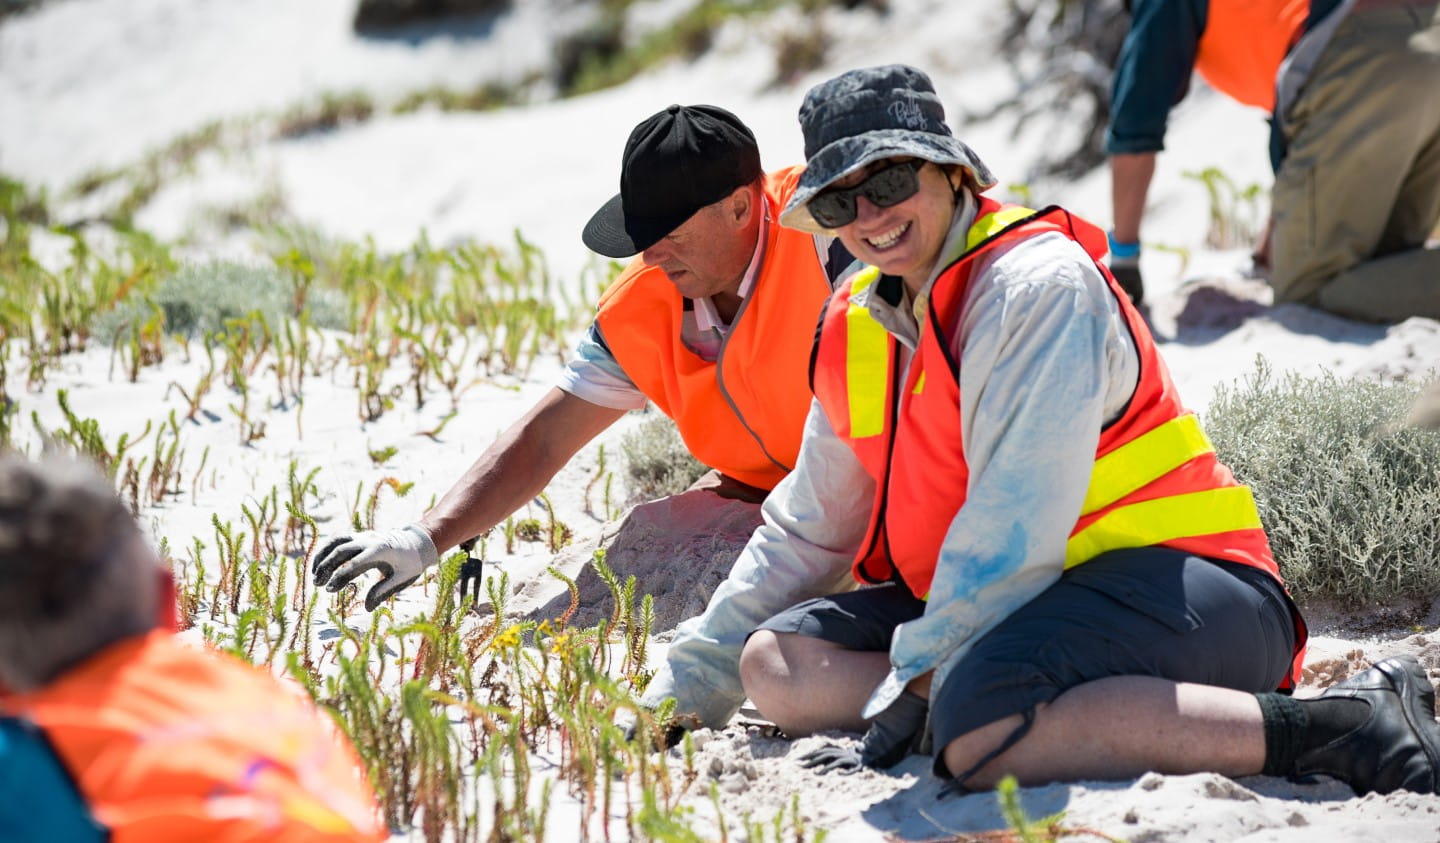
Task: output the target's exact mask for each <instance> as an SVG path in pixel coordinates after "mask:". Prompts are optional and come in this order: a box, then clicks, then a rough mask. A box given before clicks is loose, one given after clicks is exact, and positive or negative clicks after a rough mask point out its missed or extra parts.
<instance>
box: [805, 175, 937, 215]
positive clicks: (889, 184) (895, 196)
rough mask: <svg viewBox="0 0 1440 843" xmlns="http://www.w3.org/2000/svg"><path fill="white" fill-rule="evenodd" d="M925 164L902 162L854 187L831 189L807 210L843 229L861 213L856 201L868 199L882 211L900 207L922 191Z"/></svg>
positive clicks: (821, 192) (823, 191)
mask: <svg viewBox="0 0 1440 843" xmlns="http://www.w3.org/2000/svg"><path fill="white" fill-rule="evenodd" d="M923 166H925V162H923V161H901V162H899V163H897V164H891V165H890V166H888V167H882V168H880V169H878V170H876V171H875V172H873V173H871V174H870V175H869V177H867V178H866V179H865V180H864V181H862V182H860V183H859V184H857V185H855V186H854V187H827V188H825V189H824V190H822V191H820V192H819V193H817V194H815V196H814V197H813V198H811V200H810V202H809V204H808V205H807V206H806V207H808V208H809V209H810V216H812V217H814V218H815V221H816V222H818V223H820V224H821V225H823V226H825V227H826V228H839V227H840V226H842V225H849V224H850V223H852V222H854V221H855V215H856V213H858V211H857V210H856V208H855V197H856V196H860V195H861V194H864V196H865V198H866V199H869V200H870V201H871V202H873V203H875V204H876V205H877V206H879V207H881V208H888V207H890V206H891V205H898V204H899V203H901V202H904V201H905V200H906V199H909V198H910V197H911V196H914V195H915V192H916V191H918V190H919V189H920V178H919V173H920V168H921V167H923Z"/></svg>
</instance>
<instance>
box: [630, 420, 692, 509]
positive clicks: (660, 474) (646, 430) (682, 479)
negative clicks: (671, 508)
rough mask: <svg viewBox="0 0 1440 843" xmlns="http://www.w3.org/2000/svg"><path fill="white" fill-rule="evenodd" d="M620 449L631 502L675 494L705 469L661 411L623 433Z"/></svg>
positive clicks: (672, 423)
mask: <svg viewBox="0 0 1440 843" xmlns="http://www.w3.org/2000/svg"><path fill="white" fill-rule="evenodd" d="M620 449H621V451H623V452H624V454H625V475H626V486H627V487H628V488H629V490H630V498H631V501H632V502H637V501H647V500H654V499H656V498H663V497H666V496H667V495H678V494H680V493H681V492H683V491H685V490H686V489H688V488H689V487H690V484H692V483H694V482H695V481H696V480H699V479H700V475H702V474H704V473H705V472H706V470H707V469H706V468H705V466H704V464H702V463H701V462H700V461H699V460H697V459H695V458H694V457H693V456H691V455H690V451H689V450H688V449H687V448H686V447H685V442H684V440H682V439H681V438H680V431H678V430H676V429H675V423H674V422H672V421H671V420H670V419H669V418H668V417H666V416H663V415H662V416H658V417H656V418H653V419H650V420H648V421H645V422H642V423H641V424H639V425H637V426H636V427H635V429H634V430H631V431H629V432H628V433H626V434H625V438H624V439H622V440H621V441H620Z"/></svg>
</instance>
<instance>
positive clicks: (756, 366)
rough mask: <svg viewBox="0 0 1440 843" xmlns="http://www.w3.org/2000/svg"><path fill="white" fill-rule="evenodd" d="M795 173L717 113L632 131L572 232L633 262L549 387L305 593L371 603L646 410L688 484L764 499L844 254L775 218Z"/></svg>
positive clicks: (323, 563)
mask: <svg viewBox="0 0 1440 843" xmlns="http://www.w3.org/2000/svg"><path fill="white" fill-rule="evenodd" d="M799 172H800V168H799V167H791V168H788V169H782V170H778V171H775V172H773V173H765V172H763V171H762V170H761V168H760V151H759V149H758V147H757V146H756V144H755V136H754V135H753V134H752V133H751V131H750V129H749V127H747V126H746V125H745V124H744V123H742V122H740V120H739V118H737V117H736V116H735V115H734V114H731V113H730V112H728V111H726V110H724V109H722V108H718V107H716V106H711V105H693V106H681V105H671V106H669V107H668V108H666V109H665V110H663V111H660V112H658V113H657V114H654V115H652V116H651V117H649V118H647V119H646V120H644V121H643V122H641V123H640V124H639V125H638V126H636V127H635V129H634V130H633V131H632V132H631V133H630V137H629V140H628V141H627V143H626V145H625V154H624V159H623V163H622V165H621V170H620V193H619V194H617V195H616V196H615V197H613V198H612V199H611V200H610V201H609V202H607V203H606V204H605V205H603V206H602V207H601V208H600V210H599V211H597V212H596V213H595V214H594V216H593V217H592V218H591V219H590V222H589V223H588V224H587V225H586V226H585V231H584V240H585V244H586V245H587V246H589V247H590V248H591V249H593V250H595V251H596V252H599V253H600V254H602V255H606V256H608V257H616V258H618V257H628V256H631V255H636V254H637V253H638V255H639V257H637V258H636V259H635V260H634V261H632V262H631V264H630V265H629V267H628V268H627V269H626V270H625V271H624V272H623V273H621V275H620V276H619V278H617V279H616V280H615V282H614V283H613V284H611V285H610V286H609V288H607V289H606V291H605V293H604V294H603V295H602V296H601V297H600V302H599V305H598V308H597V312H596V316H595V321H594V323H593V324H592V325H591V327H590V330H589V332H588V333H587V334H586V336H585V337H584V339H583V340H582V341H581V342H580V346H579V348H578V350H577V352H576V355H575V357H574V358H573V359H572V360H571V362H570V364H569V365H568V367H567V368H566V370H565V372H564V374H563V375H562V376H561V379H560V383H559V385H558V386H556V387H555V388H553V389H551V390H550V391H549V392H548V393H547V394H546V395H545V396H544V397H543V398H541V399H540V401H539V403H537V404H536V405H535V406H534V407H532V408H531V409H530V411H529V412H528V413H526V414H525V415H524V416H523V417H522V418H521V419H520V420H519V421H517V422H515V423H514V424H513V425H511V426H510V428H509V429H508V430H506V431H505V432H504V433H503V434H502V435H501V436H500V438H499V439H497V440H496V442H495V444H493V445H491V446H490V447H489V448H488V449H486V451H485V452H484V453H483V454H481V455H480V457H479V458H478V459H477V460H476V461H475V463H474V464H473V465H471V466H470V468H469V470H468V471H466V472H465V474H464V475H462V476H461V477H460V479H459V480H458V481H457V482H456V483H455V484H454V485H453V486H452V487H451V488H450V490H449V491H448V492H446V493H445V495H444V497H442V498H441V499H440V502H439V503H438V504H436V506H435V507H434V508H433V509H431V510H430V511H429V512H427V513H425V514H424V515H423V516H422V517H421V518H420V520H419V522H417V523H414V524H410V525H407V526H405V527H403V528H401V529H397V530H372V531H366V532H362V533H358V534H353V535H342V536H338V537H336V538H334V539H332V540H330V541H329V542H327V543H326V544H325V545H324V546H322V548H321V550H320V552H319V553H318V554H316V557H315V562H314V565H313V572H314V575H315V584H316V585H325V586H328V587H329V589H330V590H331V591H337V590H339V589H340V588H343V587H344V586H345V585H346V584H348V583H349V582H351V581H352V580H354V579H355V578H356V577H357V576H359V575H361V574H363V573H365V572H367V571H371V570H375V571H378V572H379V573H380V574H381V579H380V580H379V581H378V582H377V583H376V584H375V585H374V586H373V587H371V589H370V591H369V593H368V594H367V595H366V597H365V607H366V608H367V609H370V610H371V611H374V610H375V608H376V607H377V606H379V605H380V603H381V601H383V600H385V599H387V598H389V597H390V596H392V595H393V594H395V593H396V592H398V591H399V590H400V589H402V588H404V587H405V586H407V585H409V584H410V583H412V582H414V581H415V580H416V579H418V578H419V577H420V575H421V574H422V573H424V571H425V570H426V569H427V568H429V567H431V566H433V565H434V564H435V563H436V562H437V560H438V558H439V553H440V551H443V550H445V549H447V548H450V547H453V546H455V545H457V544H459V543H460V542H462V541H464V540H465V539H467V538H470V537H472V536H477V535H480V534H483V533H484V532H485V531H487V530H489V529H490V528H491V527H493V526H495V525H496V524H498V523H500V522H501V521H503V520H504V519H505V517H506V516H508V515H509V514H510V513H512V512H514V511H515V510H516V509H518V508H520V507H521V506H522V505H524V504H525V503H526V502H527V501H529V500H531V499H532V498H534V497H535V496H536V495H537V494H539V493H540V491H541V490H543V489H544V488H545V485H546V484H547V483H549V482H550V479H551V478H552V477H554V476H555V474H556V472H558V471H559V470H560V469H561V468H562V467H564V465H565V463H567V462H569V460H570V458H571V457H573V456H574V455H575V452H576V451H578V450H580V448H581V447H583V446H584V445H585V444H586V443H587V442H589V441H590V440H591V439H593V438H595V437H596V436H597V435H599V434H600V433H601V432H602V431H604V430H605V429H606V428H608V427H609V426H610V425H612V424H614V423H615V422H616V421H618V420H619V419H620V417H621V416H623V415H624V414H625V413H626V412H628V411H630V410H638V409H641V408H643V407H644V406H645V404H646V401H653V402H654V403H655V405H656V406H657V407H659V408H660V411H661V412H663V413H665V414H666V415H667V416H669V417H670V418H671V419H673V420H674V422H675V425H676V427H677V428H679V431H680V436H681V438H682V439H683V440H684V442H685V446H686V447H687V448H688V449H689V451H690V453H691V454H693V455H694V456H695V458H696V459H697V460H699V461H700V462H701V463H703V464H705V465H706V466H708V467H709V468H710V469H711V471H710V473H709V474H707V475H706V476H704V477H702V478H701V479H700V481H698V482H697V483H696V486H695V487H698V488H705V489H709V490H711V491H713V492H715V493H716V494H718V495H720V496H722V497H726V498H732V499H739V500H745V501H751V502H758V501H760V500H761V499H763V498H764V496H765V495H766V493H768V492H769V490H770V489H771V488H772V487H774V485H775V484H776V483H778V482H779V481H780V478H782V477H784V476H785V475H786V473H788V472H789V471H790V469H791V467H792V466H793V465H794V464H795V455H796V453H797V452H798V451H799V448H800V430H801V427H802V425H803V424H804V420H805V412H806V409H807V408H808V406H809V399H808V396H807V392H808V390H807V389H806V386H805V371H806V365H807V362H808V360H809V354H810V342H811V339H812V338H813V337H814V333H815V319H816V317H817V316H818V315H819V313H820V307H821V305H822V304H823V302H824V300H825V297H826V296H827V295H828V294H829V292H830V278H833V277H834V276H835V275H837V274H838V272H839V270H841V269H843V268H844V267H846V266H848V265H849V264H850V262H851V258H850V256H849V255H848V254H845V253H844V252H843V250H842V249H840V248H839V247H838V245H836V244H835V242H834V238H832V237H828V236H824V235H821V236H812V235H810V234H806V233H803V232H799V231H795V230H793V229H786V228H782V227H781V226H780V225H779V224H778V222H777V220H778V217H779V215H780V209H781V208H783V207H784V206H785V203H786V202H787V201H789V199H790V196H791V195H792V194H793V193H794V190H795V182H796V180H797V179H798V178H799ZM695 487H692V488H695ZM757 520H758V519H757ZM678 528H679V529H683V525H678Z"/></svg>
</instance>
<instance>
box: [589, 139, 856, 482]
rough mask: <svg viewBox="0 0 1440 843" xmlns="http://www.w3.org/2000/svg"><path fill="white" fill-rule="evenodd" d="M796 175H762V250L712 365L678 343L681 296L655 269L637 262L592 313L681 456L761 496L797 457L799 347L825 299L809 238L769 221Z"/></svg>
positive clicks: (805, 403) (803, 354)
mask: <svg viewBox="0 0 1440 843" xmlns="http://www.w3.org/2000/svg"><path fill="white" fill-rule="evenodd" d="M801 172H803V168H800V167H793V168H789V169H786V170H780V171H777V172H775V173H771V174H769V175H767V176H766V177H765V179H764V193H765V201H766V202H767V203H768V205H769V207H770V220H771V223H770V226H769V232H768V236H767V237H766V238H765V242H764V243H762V244H760V248H762V249H764V250H765V252H764V255H763V256H762V262H761V265H760V269H759V273H758V275H757V277H756V279H755V283H754V286H753V287H752V288H751V290H750V292H749V294H748V295H747V296H746V297H745V301H744V303H743V304H742V305H741V306H740V311H739V313H737V314H736V316H735V320H734V323H733V324H732V325H731V327H730V332H729V335H728V336H726V338H725V341H724V344H723V345H722V346H721V350H720V354H719V357H718V358H717V359H716V360H715V361H713V362H712V361H707V360H704V359H702V358H701V357H700V356H699V355H697V354H695V353H694V352H693V351H691V350H690V349H688V348H686V347H685V345H684V343H682V342H681V340H680V331H681V327H682V324H683V320H684V306H685V301H684V298H683V297H682V296H681V295H680V293H679V291H677V290H676V289H675V285H674V284H672V283H670V280H669V279H668V278H666V277H665V273H664V272H663V271H662V270H661V269H660V268H659V267H655V266H647V265H645V264H644V262H643V261H641V260H640V259H638V258H637V259H636V260H635V261H634V262H633V263H632V264H631V265H630V267H629V268H628V269H626V271H625V272H624V274H622V275H621V276H620V277H619V278H618V279H616V281H615V283H614V284H612V285H610V287H609V288H608V289H606V291H605V293H604V295H602V296H601V297H600V304H599V313H598V315H597V317H596V319H597V321H598V322H599V324H600V331H601V333H602V334H604V336H605V342H606V343H607V344H608V345H609V347H610V352H611V353H612V354H613V355H614V356H615V360H616V361H617V362H618V363H619V364H620V366H621V368H623V369H624V370H625V374H626V375H627V376H629V378H630V380H631V381H633V382H634V384H635V386H636V387H638V388H639V389H640V391H641V392H643V393H645V395H646V396H647V397H648V398H649V399H650V400H651V401H653V402H655V406H657V407H659V408H660V410H661V412H663V413H665V415H667V416H669V417H670V418H671V419H674V421H675V426H676V427H677V428H679V430H680V437H681V438H682V439H684V440H685V446H686V447H687V448H689V450H690V453H691V454H693V455H694V456H695V458H696V459H697V460H699V461H700V462H702V463H704V464H705V465H708V466H710V467H711V468H715V469H719V470H720V471H721V472H722V473H724V474H727V475H729V476H731V477H734V478H735V479H737V480H740V481H742V482H745V483H748V484H750V485H751V486H758V487H760V488H762V489H771V488H774V486H775V484H776V483H779V482H780V480H781V478H783V477H784V476H785V475H786V474H788V473H790V469H791V468H793V467H794V465H795V457H796V455H797V454H798V453H799V452H800V433H801V430H802V429H803V427H804V425H805V414H806V412H807V411H808V410H809V408H810V390H809V387H808V386H807V384H806V371H807V367H808V365H809V360H810V348H811V346H812V344H813V342H814V339H815V322H816V319H817V318H818V317H819V315H820V308H821V306H822V305H823V304H824V302H825V297H826V296H827V295H829V293H830V285H829V282H828V280H827V279H826V276H825V272H824V269H823V267H822V266H821V263H820V258H819V256H818V255H817V254H816V251H815V240H814V238H813V237H812V236H811V235H809V234H806V233H804V232H802V231H797V230H794V229H789V228H783V227H781V226H780V225H779V223H778V222H776V221H777V220H779V219H780V210H781V209H782V208H784V207H785V203H786V202H787V201H788V200H789V198H790V195H791V194H792V193H794V190H795V184H796V182H797V181H798V180H799V178H800V173H801Z"/></svg>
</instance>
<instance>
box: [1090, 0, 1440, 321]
mask: <svg viewBox="0 0 1440 843" xmlns="http://www.w3.org/2000/svg"><path fill="white" fill-rule="evenodd" d="M1128 5H1129V6H1130V9H1131V12H1132V15H1133V22H1132V23H1131V27H1130V32H1129V34H1128V35H1127V36H1126V38H1125V42H1124V44H1123V46H1122V47H1121V50H1120V56H1119V60H1118V61H1117V64H1116V70H1115V79H1114V83H1113V89H1112V92H1111V108H1110V114H1111V117H1110V126H1109V130H1108V132H1107V134H1106V139H1105V151H1106V152H1107V153H1108V154H1109V156H1110V177H1111V197H1112V203H1113V214H1114V228H1113V229H1112V230H1111V233H1110V234H1111V241H1110V249H1111V252H1112V256H1111V260H1110V268H1111V271H1112V272H1113V273H1114V275H1115V277H1116V279H1117V280H1118V281H1119V282H1120V284H1121V286H1122V287H1124V288H1125V289H1126V291H1127V292H1129V293H1130V295H1131V296H1132V297H1133V298H1134V299H1135V301H1136V302H1137V303H1138V302H1139V301H1140V298H1141V296H1142V295H1143V290H1144V285H1143V282H1142V280H1141V275H1140V266H1139V261H1140V222H1141V218H1142V217H1143V216H1144V213H1145V197H1146V195H1147V194H1148V192H1149V189H1150V180H1151V177H1152V176H1153V175H1154V172H1155V163H1156V153H1157V152H1159V150H1160V149H1162V148H1163V143H1164V138H1165V123H1166V120H1167V118H1168V116H1169V113H1170V109H1171V108H1172V107H1173V106H1174V105H1175V104H1176V103H1178V102H1179V101H1180V100H1181V99H1182V98H1183V97H1184V96H1185V93H1186V91H1187V90H1188V89H1189V84H1190V75H1191V72H1192V70H1193V71H1198V72H1199V73H1200V75H1201V76H1203V77H1204V78H1205V81H1207V82H1209V83H1210V84H1211V85H1212V86H1214V87H1215V88H1216V89H1217V90H1219V91H1220V92H1221V93H1224V94H1226V95H1228V96H1230V97H1231V98H1233V99H1235V100H1237V101H1239V102H1241V103H1244V104H1245V105H1250V106H1255V107H1256V108H1262V109H1264V110H1265V111H1267V112H1269V113H1270V114H1271V115H1272V116H1271V126H1270V163H1271V165H1272V166H1273V167H1274V169H1275V183H1274V187H1273V189H1272V192H1271V200H1270V204H1271V217H1272V221H1271V224H1270V225H1269V226H1267V231H1266V233H1265V234H1264V235H1262V242H1261V243H1260V244H1258V245H1257V248H1256V252H1255V263H1256V266H1257V268H1258V269H1261V270H1262V271H1264V270H1268V272H1269V280H1270V285H1271V287H1273V288H1274V291H1275V302H1276V303H1277V304H1278V303H1282V302H1298V303H1300V304H1306V305H1311V306H1314V307H1319V308H1323V309H1325V310H1328V311H1332V312H1334V313H1337V314H1340V315H1342V316H1348V317H1350V318H1352V319H1363V320H1367V321H1374V322H1398V321H1401V320H1403V319H1406V318H1408V317H1411V316H1427V317H1430V318H1432V319H1440V250H1437V249H1427V248H1425V244H1426V238H1428V237H1429V236H1430V235H1431V233H1432V232H1433V231H1434V230H1435V224H1436V222H1437V221H1440V3H1437V2H1436V0H1260V2H1255V0H1133V2H1130V3H1129V4H1128Z"/></svg>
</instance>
